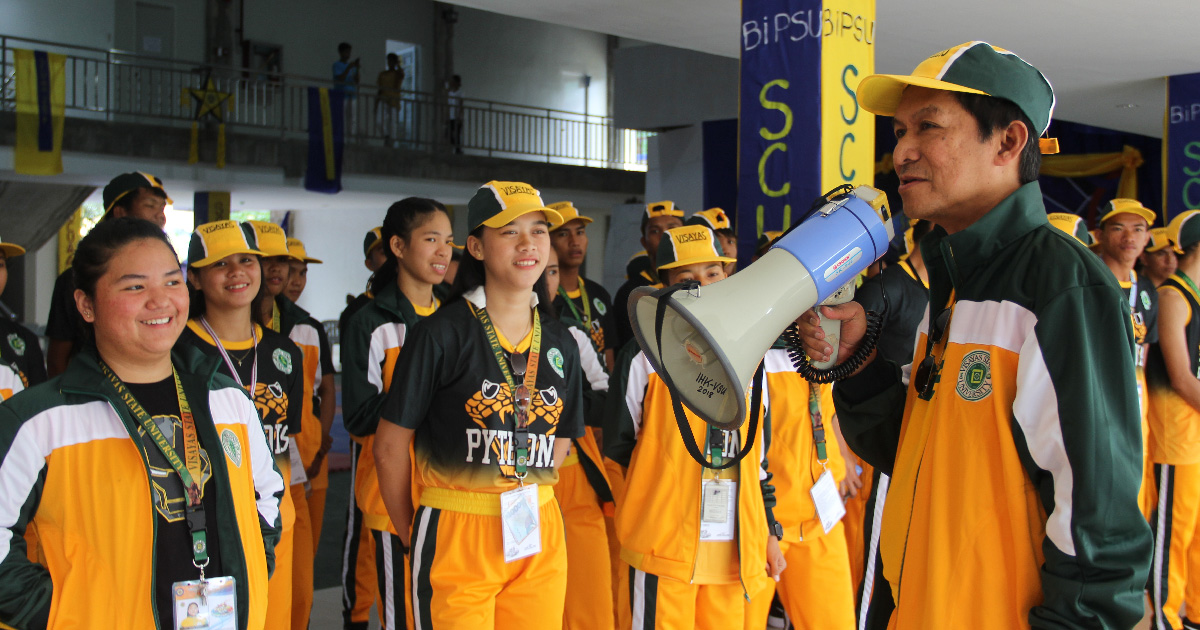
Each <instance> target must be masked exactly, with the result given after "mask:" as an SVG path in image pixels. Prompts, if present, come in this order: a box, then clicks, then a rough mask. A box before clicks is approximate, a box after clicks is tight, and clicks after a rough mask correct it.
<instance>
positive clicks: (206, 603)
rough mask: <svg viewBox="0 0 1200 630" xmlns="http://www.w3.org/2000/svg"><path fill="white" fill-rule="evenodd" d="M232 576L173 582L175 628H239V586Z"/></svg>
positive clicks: (211, 629) (172, 601)
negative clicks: (237, 586)
mask: <svg viewBox="0 0 1200 630" xmlns="http://www.w3.org/2000/svg"><path fill="white" fill-rule="evenodd" d="M234 586H235V581H234V579H233V578H232V577H228V576H226V577H216V578H208V579H200V580H188V581H186V582H176V583H174V584H172V585H171V609H172V611H173V613H174V625H173V626H171V627H172V628H174V629H175V630H184V629H195V628H205V629H207V630H226V629H228V630H236V628H237V624H238V615H237V589H236V588H234Z"/></svg>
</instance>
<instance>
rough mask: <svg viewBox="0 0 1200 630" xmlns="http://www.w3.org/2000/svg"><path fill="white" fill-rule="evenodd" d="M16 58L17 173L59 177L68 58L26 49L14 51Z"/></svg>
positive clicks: (15, 156) (15, 158) (15, 157)
mask: <svg viewBox="0 0 1200 630" xmlns="http://www.w3.org/2000/svg"><path fill="white" fill-rule="evenodd" d="M13 56H14V58H15V61H16V75H17V76H16V97H17V143H16V150H15V152H14V162H15V168H16V171H17V172H18V173H24V174H26V175H58V174H59V173H61V172H63V166H62V133H63V114H64V112H65V110H66V80H65V67H66V59H67V58H66V57H65V56H63V55H56V54H52V53H47V52H45V51H41V50H22V49H16V50H13Z"/></svg>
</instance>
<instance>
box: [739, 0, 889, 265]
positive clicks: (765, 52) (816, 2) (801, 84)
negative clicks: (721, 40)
mask: <svg viewBox="0 0 1200 630" xmlns="http://www.w3.org/2000/svg"><path fill="white" fill-rule="evenodd" d="M741 41H742V50H741V55H742V59H741V100H740V108H739V122H738V210H737V231H738V239H739V243H738V245H739V246H738V251H739V252H746V253H747V255H749V254H752V253H753V252H754V249H755V244H756V242H757V240H758V237H759V235H761V234H762V233H763V232H764V231H768V230H781V229H786V228H787V227H789V226H790V225H791V224H792V223H793V222H795V221H798V220H800V218H801V217H802V216H803V215H804V214H805V213H807V212H808V210H809V208H810V206H811V205H812V203H813V200H814V199H815V198H817V197H818V196H820V195H821V194H823V193H824V192H826V191H827V190H829V189H831V188H833V187H834V186H837V185H840V184H852V185H858V184H870V183H872V181H873V180H874V167H875V160H874V157H875V156H874V152H875V119H874V116H872V115H871V114H868V113H867V112H865V111H863V110H862V109H861V108H859V106H858V102H857V100H856V98H855V95H854V90H855V89H856V88H857V87H858V82H859V81H860V80H862V78H863V77H865V76H867V75H868V74H871V73H873V72H874V70H875V61H874V60H875V1H874V0H825V1H824V2H822V1H821V0H742V27H741Z"/></svg>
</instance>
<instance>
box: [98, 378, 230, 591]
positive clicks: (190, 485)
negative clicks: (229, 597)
mask: <svg viewBox="0 0 1200 630" xmlns="http://www.w3.org/2000/svg"><path fill="white" fill-rule="evenodd" d="M100 371H101V372H103V373H104V376H106V377H108V384H109V386H110V387H111V388H112V390H113V392H114V393H115V394H116V395H117V398H119V399H120V400H121V402H123V403H125V406H126V407H128V408H129V412H130V413H132V414H133V416H134V418H136V419H137V421H138V424H140V425H141V427H142V430H144V431H145V432H146V434H147V435H149V436H150V439H151V440H153V441H154V445H155V446H157V447H158V450H159V451H161V452H162V454H163V456H164V457H166V458H167V462H169V463H170V464H171V468H173V469H175V472H176V473H178V474H179V479H180V480H181V481H182V482H183V488H184V490H185V491H186V492H187V496H188V500H187V508H186V511H187V521H188V529H189V530H190V531H191V533H192V564H194V565H196V567H197V568H199V569H200V570H201V575H203V571H204V567H205V566H208V537H207V535H206V534H205V531H204V530H205V521H204V503H203V502H202V498H201V490H200V484H199V483H197V480H199V479H202V475H203V472H202V470H203V468H202V463H201V460H200V440H199V438H198V437H197V436H196V421H195V419H194V418H193V417H192V407H191V405H189V404H188V400H187V394H185V393H184V391H183V383H181V382H180V381H179V373H178V372H176V371H175V366H173V365H172V366H171V376H172V377H173V378H174V379H175V396H176V397H178V399H179V418H180V420H181V422H182V424H183V452H184V457H185V458H186V460H187V462H186V463H184V460H183V459H180V457H179V453H177V452H175V448H174V447H172V446H171V442H170V441H169V440H167V436H165V435H163V432H162V430H160V429H159V428H158V425H156V424H154V418H152V417H150V414H149V413H147V412H146V409H145V408H144V407H142V405H141V403H139V402H138V401H137V399H136V398H134V397H133V394H132V393H130V391H129V388H128V387H125V383H123V382H121V379H120V378H119V377H118V376H117V375H116V374H114V373H113V371H112V369H110V368H109V367H108V365H107V364H105V363H104V362H103V361H100Z"/></svg>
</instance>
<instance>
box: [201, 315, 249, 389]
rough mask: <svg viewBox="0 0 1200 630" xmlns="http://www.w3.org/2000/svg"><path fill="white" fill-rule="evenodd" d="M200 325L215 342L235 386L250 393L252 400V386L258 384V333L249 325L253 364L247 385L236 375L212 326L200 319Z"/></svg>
mask: <svg viewBox="0 0 1200 630" xmlns="http://www.w3.org/2000/svg"><path fill="white" fill-rule="evenodd" d="M200 325H201V326H203V327H204V332H206V333H208V336H209V337H212V339H213V341H215V342H216V344H217V351H218V352H220V353H221V358H222V359H225V367H228V368H229V374H230V376H233V380H235V381H237V384H238V385H241V386H242V389H244V390H246V391H247V392H250V396H251V397H252V398H253V397H254V384H255V383H257V382H258V333H256V332H255V329H254V324H250V339H251V340H253V342H254V345H253V346H252V348H253V350H252V351H251V353H250V354H253V355H254V362H253V363H251V364H250V384H249V385H247V384H246V383H243V382H242V377H241V375H240V374H238V371H237V368H235V367H233V360H231V359H230V358H229V353H228V352H226V351H225V345H224V344H222V343H221V338H220V337H218V336H217V332H216V331H215V330H213V329H212V326H209V325H208V320H207V319H204V318H203V317H201V318H200Z"/></svg>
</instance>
